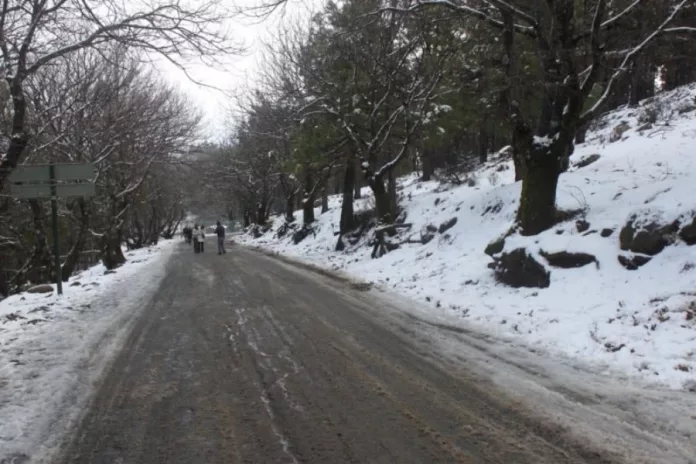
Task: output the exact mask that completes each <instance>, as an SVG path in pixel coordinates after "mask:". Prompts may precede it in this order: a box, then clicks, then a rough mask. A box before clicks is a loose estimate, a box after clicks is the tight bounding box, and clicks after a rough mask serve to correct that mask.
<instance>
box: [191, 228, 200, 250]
mask: <svg viewBox="0 0 696 464" xmlns="http://www.w3.org/2000/svg"><path fill="white" fill-rule="evenodd" d="M191 236H192V239H193V252H194V253H198V248H199V247H198V224H196V225H194V226H193V230H192V231H191Z"/></svg>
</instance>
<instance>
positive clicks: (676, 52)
mask: <svg viewBox="0 0 696 464" xmlns="http://www.w3.org/2000/svg"><path fill="white" fill-rule="evenodd" d="M282 3H283V2H282V1H274V2H269V3H268V4H267V7H269V8H268V9H266V10H264V9H260V10H255V11H256V12H257V13H259V14H265V13H268V11H271V10H273V9H274V8H277V7H279V5H282ZM695 15H696V7H695V6H694V5H693V2H688V1H687V0H660V1H656V2H645V1H641V0H638V1H619V2H609V1H607V0H587V1H580V2H577V1H570V0H562V1H555V2H551V1H548V2H537V1H531V0H530V1H527V0H515V1H512V2H504V1H499V0H482V1H478V2H471V1H468V0H467V1H465V0H451V1H447V2H442V1H439V0H390V1H387V2H384V1H378V0H374V1H373V0H368V1H355V0H352V1H346V2H328V3H327V4H326V6H325V8H324V9H323V10H322V11H321V12H320V13H318V14H316V15H315V16H314V17H313V18H312V21H311V22H310V24H308V25H307V27H305V28H300V27H296V28H294V29H292V30H291V31H289V32H286V34H282V35H281V39H280V40H279V42H278V44H277V45H276V46H275V47H274V48H273V50H272V51H271V52H272V53H271V57H272V59H271V61H270V63H269V70H270V71H269V72H268V73H267V74H266V79H265V80H264V85H263V86H261V87H260V88H259V92H260V94H259V96H258V98H257V99H259V101H261V100H264V99H265V101H271V102H273V105H277V106H282V107H283V108H284V110H285V113H284V115H283V116H282V118H281V119H282V120H283V121H284V123H283V124H280V126H282V127H283V128H284V129H283V130H282V131H277V130H276V131H271V132H273V134H274V135H273V136H272V137H271V136H270V135H267V138H269V139H270V138H273V139H274V140H281V139H282V140H283V141H284V142H283V153H284V155H283V159H284V162H283V163H281V164H276V165H275V167H274V169H272V170H271V171H272V173H273V174H272V178H273V179H275V180H274V181H273V182H276V183H277V184H278V185H282V187H281V188H282V189H283V191H285V192H291V193H292V192H298V191H299V190H298V189H301V190H303V193H304V197H305V199H306V200H307V201H306V202H305V203H304V204H305V206H307V205H312V206H313V204H314V196H313V195H314V193H315V192H316V188H315V187H316V186H318V185H321V183H322V182H323V177H322V175H330V176H333V177H334V178H335V179H334V180H333V181H332V184H334V185H339V186H340V188H339V190H341V191H342V193H343V212H342V215H341V224H340V233H341V234H344V233H346V232H348V231H350V230H352V229H353V228H354V227H355V223H354V213H353V210H352V205H353V196H354V192H355V186H356V184H357V183H358V182H359V181H361V180H364V182H366V183H367V185H369V187H370V188H371V189H372V191H373V193H374V198H375V209H376V215H377V217H378V218H379V220H381V221H383V222H386V223H390V222H393V221H395V220H396V218H397V215H398V210H399V206H398V198H397V195H396V187H395V176H396V175H397V174H398V173H404V172H408V171H412V170H418V171H419V172H420V173H421V176H422V178H423V179H426V180H427V179H430V178H431V177H432V176H433V175H434V174H436V173H437V174H438V175H442V174H446V173H448V172H450V173H454V174H455V175H452V176H448V177H447V178H448V179H449V180H454V181H457V180H459V176H458V175H457V174H458V173H461V172H462V171H465V170H467V169H470V168H471V167H472V166H474V165H475V164H476V163H478V162H482V161H485V160H486V158H487V154H488V153H489V152H492V151H497V150H499V149H500V148H502V147H503V146H505V145H511V146H512V150H511V151H512V153H513V159H514V162H515V163H514V164H515V170H516V173H515V174H516V179H518V180H521V183H522V193H521V197H520V206H519V209H518V212H517V218H516V225H517V226H518V228H519V230H520V232H521V233H522V234H525V235H535V234H538V233H540V232H542V231H544V230H546V229H548V228H550V227H551V226H553V225H554V224H555V223H556V222H557V221H558V220H559V214H558V211H557V210H556V189H557V185H558V179H559V176H560V175H561V173H562V172H564V171H565V170H566V169H567V167H568V162H569V161H568V159H569V156H570V155H571V153H572V151H573V147H574V144H575V143H576V141H582V139H583V137H584V133H585V131H586V130H587V127H588V125H589V124H590V122H591V120H592V119H593V118H595V117H596V116H598V115H599V114H600V112H602V111H606V110H610V109H613V108H615V107H616V106H618V105H622V104H636V103H637V102H638V101H639V100H640V99H642V98H646V97H648V96H651V95H652V94H654V92H655V91H656V90H658V87H659V86H663V87H664V88H667V89H669V88H673V87H674V86H677V85H682V84H684V83H687V82H691V81H693V80H694V79H696V75H694V69H696V66H695V63H694V61H693V60H692V59H690V58H687V56H690V55H691V54H690V53H689V50H692V48H693V47H694V46H696V45H695V44H696V34H694V30H695V28H694V26H695V25H696V23H695V22H694V18H696V16H695ZM678 56H682V57H683V58H684V59H683V60H681V59H678V58H677V57H678ZM254 118H256V110H254V111H252V112H250V113H248V117H247V121H248V122H251V121H252V120H254ZM280 126H279V127H280ZM281 133H282V136H281ZM257 135H258V136H261V137H262V138H263V137H264V136H263V135H261V132H259V134H257ZM356 166H357V167H358V169H356ZM319 173H321V175H319ZM288 179H292V183H289V182H288ZM284 208H285V209H286V210H289V209H290V206H289V205H286V206H285V207H284ZM308 208H309V209H308V210H306V213H305V223H311V221H312V220H313V217H312V215H313V208H310V207H308ZM290 214H291V213H286V216H287V219H288V220H290V219H291V217H290Z"/></svg>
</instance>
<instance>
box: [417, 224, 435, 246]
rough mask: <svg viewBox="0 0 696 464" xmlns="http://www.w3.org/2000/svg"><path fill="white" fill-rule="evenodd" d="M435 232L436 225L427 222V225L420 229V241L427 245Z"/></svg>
mask: <svg viewBox="0 0 696 464" xmlns="http://www.w3.org/2000/svg"><path fill="white" fill-rule="evenodd" d="M436 232H437V227H435V226H434V225H432V224H428V225H427V226H425V227H423V229H421V231H420V242H421V243H422V244H423V245H427V244H428V243H430V242H431V241H432V239H434V238H435V233H436Z"/></svg>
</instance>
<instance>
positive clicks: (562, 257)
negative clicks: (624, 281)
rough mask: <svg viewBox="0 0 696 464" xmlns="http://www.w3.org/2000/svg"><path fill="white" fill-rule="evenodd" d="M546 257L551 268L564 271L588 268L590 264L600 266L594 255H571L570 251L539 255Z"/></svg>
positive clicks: (541, 253) (542, 252)
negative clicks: (558, 268)
mask: <svg viewBox="0 0 696 464" xmlns="http://www.w3.org/2000/svg"><path fill="white" fill-rule="evenodd" d="M539 254H540V255H541V256H543V257H544V259H545V260H546V262H548V263H549V265H550V266H553V267H560V268H562V269H572V268H576V267H583V266H587V265H588V264H590V263H596V264H597V266H599V262H598V261H597V258H596V257H595V256H594V255H591V254H589V253H571V252H568V251H557V252H555V253H546V252H544V251H541V252H540V253H539Z"/></svg>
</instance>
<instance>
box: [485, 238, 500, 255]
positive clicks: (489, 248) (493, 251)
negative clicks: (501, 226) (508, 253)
mask: <svg viewBox="0 0 696 464" xmlns="http://www.w3.org/2000/svg"><path fill="white" fill-rule="evenodd" d="M504 248H505V237H504V236H503V237H498V238H497V239H495V240H493V241H492V242H491V243H489V244H488V245H486V248H485V249H484V250H483V252H484V253H486V254H487V255H488V256H491V257H492V256H493V255H497V254H498V253H500V252H501V251H503V249H504Z"/></svg>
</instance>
